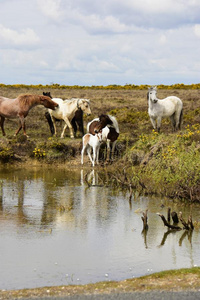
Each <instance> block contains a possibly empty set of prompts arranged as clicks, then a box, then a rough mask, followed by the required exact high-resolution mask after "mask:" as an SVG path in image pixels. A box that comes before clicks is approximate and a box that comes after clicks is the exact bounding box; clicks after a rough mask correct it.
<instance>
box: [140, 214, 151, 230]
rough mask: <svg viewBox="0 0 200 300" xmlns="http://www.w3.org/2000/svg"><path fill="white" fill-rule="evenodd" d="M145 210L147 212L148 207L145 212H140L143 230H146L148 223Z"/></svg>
mask: <svg viewBox="0 0 200 300" xmlns="http://www.w3.org/2000/svg"><path fill="white" fill-rule="evenodd" d="M147 212H148V209H146V211H145V212H143V213H142V215H143V216H142V217H141V219H142V221H143V230H147V229H148V228H149V226H148V224H147V220H148V217H147Z"/></svg>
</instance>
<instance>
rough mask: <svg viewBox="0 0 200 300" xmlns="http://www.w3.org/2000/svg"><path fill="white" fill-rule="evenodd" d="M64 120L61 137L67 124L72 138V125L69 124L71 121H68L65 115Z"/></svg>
mask: <svg viewBox="0 0 200 300" xmlns="http://www.w3.org/2000/svg"><path fill="white" fill-rule="evenodd" d="M64 121H65V125H64V127H63V131H62V134H61V138H64V134H65V130H66V128H67V126H68V127H69V131H70V137H71V138H72V139H73V138H74V133H73V130H72V125H71V123H70V121H69V119H68V118H67V117H65V118H64Z"/></svg>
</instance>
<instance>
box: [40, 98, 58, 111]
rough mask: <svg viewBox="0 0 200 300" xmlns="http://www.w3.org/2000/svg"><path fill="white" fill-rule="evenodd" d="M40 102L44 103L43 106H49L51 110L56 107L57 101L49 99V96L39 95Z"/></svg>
mask: <svg viewBox="0 0 200 300" xmlns="http://www.w3.org/2000/svg"><path fill="white" fill-rule="evenodd" d="M40 104H42V105H44V107H46V108H50V109H52V110H55V109H56V107H58V103H56V102H54V101H53V100H51V98H50V97H49V96H41V97H40Z"/></svg>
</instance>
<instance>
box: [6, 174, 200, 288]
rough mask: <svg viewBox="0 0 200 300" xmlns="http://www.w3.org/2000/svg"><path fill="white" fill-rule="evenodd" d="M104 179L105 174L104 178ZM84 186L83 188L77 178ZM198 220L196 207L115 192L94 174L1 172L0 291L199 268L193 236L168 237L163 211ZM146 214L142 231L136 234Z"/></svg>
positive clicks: (196, 237)
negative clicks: (178, 213) (146, 219)
mask: <svg viewBox="0 0 200 300" xmlns="http://www.w3.org/2000/svg"><path fill="white" fill-rule="evenodd" d="M105 175H106V174H105ZM86 177H87V181H88V182H90V183H91V185H92V186H90V187H88V184H87V183H86V182H85V178H86ZM169 206H170V207H171V209H172V210H175V211H177V212H179V211H182V213H183V217H184V218H185V219H187V218H188V215H189V214H190V213H192V216H193V221H199V220H200V210H199V206H198V205H193V206H189V205H183V204H181V203H179V204H177V203H173V201H169V200H167V199H160V198H148V197H144V196H139V195H137V193H135V195H134V197H133V198H132V200H131V201H129V194H128V193H127V194H125V193H122V192H116V191H114V190H113V189H112V188H111V187H109V186H107V185H106V176H105V178H102V175H100V174H98V172H97V171H96V170H90V171H88V170H67V169H66V168H54V169H53V168H32V170H29V169H27V170H24V169H6V168H5V169H1V171H0V253H1V255H0V269H1V272H0V289H22V288H34V287H42V286H52V285H53V286H55V285H68V284H86V283H94V282H97V281H104V280H106V281H107V280H123V279H127V278H133V277H138V276H141V275H146V274H150V273H154V272H158V271H162V270H167V269H177V268H182V267H193V266H196V265H197V266H200V256H199V243H200V234H199V230H198V229H197V228H195V229H194V231H193V232H192V233H188V232H187V231H184V230H181V231H177V232H173V233H170V234H168V229H167V228H166V227H164V225H163V222H162V220H161V218H160V217H159V216H158V215H157V214H156V213H157V212H160V213H162V214H163V215H167V209H168V207H169ZM147 208H148V224H149V229H148V231H147V233H146V234H144V233H142V229H143V223H142V220H141V216H142V212H143V211H145V210H146V209H147Z"/></svg>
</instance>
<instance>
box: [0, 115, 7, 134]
mask: <svg viewBox="0 0 200 300" xmlns="http://www.w3.org/2000/svg"><path fill="white" fill-rule="evenodd" d="M4 121H5V118H4V117H2V116H1V121H0V124H1V130H2V133H3V136H5V135H6V133H5V131H4Z"/></svg>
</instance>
